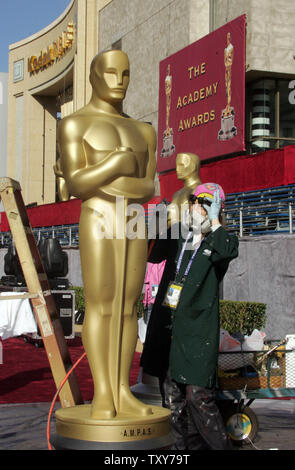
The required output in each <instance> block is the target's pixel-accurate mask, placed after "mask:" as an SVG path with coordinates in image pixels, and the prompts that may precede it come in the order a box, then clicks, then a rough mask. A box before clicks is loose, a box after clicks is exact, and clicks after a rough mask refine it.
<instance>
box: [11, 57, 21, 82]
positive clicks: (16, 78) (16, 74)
mask: <svg viewBox="0 0 295 470" xmlns="http://www.w3.org/2000/svg"><path fill="white" fill-rule="evenodd" d="M23 79H24V59H21V60H18V61H17V62H14V63H13V83H16V82H20V81H21V80H23Z"/></svg>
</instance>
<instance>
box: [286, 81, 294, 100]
mask: <svg viewBox="0 0 295 470" xmlns="http://www.w3.org/2000/svg"><path fill="white" fill-rule="evenodd" d="M288 87H289V88H292V91H290V93H289V95H288V100H289V103H290V104H295V80H291V82H289V85H288Z"/></svg>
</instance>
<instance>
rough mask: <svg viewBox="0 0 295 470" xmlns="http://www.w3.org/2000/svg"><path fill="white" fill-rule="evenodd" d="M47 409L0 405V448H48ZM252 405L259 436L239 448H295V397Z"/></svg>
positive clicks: (47, 404)
mask: <svg viewBox="0 0 295 470" xmlns="http://www.w3.org/2000/svg"><path fill="white" fill-rule="evenodd" d="M49 408H50V404H49V403H36V404H31V405H28V404H25V405H0V416H1V419H0V450H47V449H48V447H47V441H46V427H47V418H48V412H49ZM57 408H59V404H57V405H56V409H57ZM251 408H252V410H253V411H254V412H255V413H256V415H257V417H258V423H259V431H258V435H257V438H256V439H255V442H253V444H251V443H249V444H248V445H245V446H243V447H241V448H239V450H240V451H245V450H257V451H259V450H264V451H265V450H269V449H278V450H295V400H266V399H265V400H255V401H254V403H252V405H251ZM54 431H55V425H54V416H53V418H52V421H51V433H54Z"/></svg>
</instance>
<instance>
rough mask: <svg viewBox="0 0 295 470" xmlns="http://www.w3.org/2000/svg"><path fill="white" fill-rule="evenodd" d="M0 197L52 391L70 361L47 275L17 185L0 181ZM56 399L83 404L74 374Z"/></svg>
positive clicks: (73, 404)
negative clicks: (37, 328)
mask: <svg viewBox="0 0 295 470" xmlns="http://www.w3.org/2000/svg"><path fill="white" fill-rule="evenodd" d="M0 198H1V200H2V202H3V206H4V210H5V212H6V215H7V219H8V223H9V226H10V230H11V234H12V237H13V240H14V243H15V248H16V251H17V254H18V257H19V260H20V264H21V267H22V271H23V275H24V278H25V281H26V285H27V288H28V294H26V295H23V296H22V297H23V298H28V297H29V298H30V299H31V303H32V306H33V311H34V315H35V318H36V322H37V324H38V327H39V330H40V334H41V336H42V340H43V343H44V347H45V350H46V353H47V357H48V360H49V364H50V368H51V371H52V375H53V378H54V382H55V385H56V388H58V387H59V386H60V384H61V382H62V380H63V379H64V378H65V376H66V374H67V372H68V371H69V370H70V369H71V367H72V362H71V358H70V354H69V351H68V346H67V343H66V340H65V338H64V333H63V330H62V326H61V322H60V319H59V315H58V313H57V310H56V306H55V302H54V298H53V295H52V294H51V290H50V285H49V282H48V279H47V275H46V272H45V270H44V267H43V264H42V260H41V257H40V253H39V250H38V247H37V244H36V241H35V237H34V234H33V231H32V227H31V224H30V221H29V218H28V215H27V211H26V208H25V205H24V201H23V198H22V194H21V187H20V184H19V183H18V182H17V181H15V180H13V179H11V178H0ZM20 297H21V295H20ZM7 298H8V297H7V296H6V299H7ZM14 298H16V297H14ZM59 399H60V403H61V406H62V407H63V408H66V407H70V406H75V405H78V404H82V403H83V399H82V395H81V392H80V389H79V385H78V382H77V377H76V375H75V372H74V371H73V372H72V373H71V375H70V376H69V378H68V380H67V382H66V383H65V384H64V386H63V388H62V389H61V391H60V393H59Z"/></svg>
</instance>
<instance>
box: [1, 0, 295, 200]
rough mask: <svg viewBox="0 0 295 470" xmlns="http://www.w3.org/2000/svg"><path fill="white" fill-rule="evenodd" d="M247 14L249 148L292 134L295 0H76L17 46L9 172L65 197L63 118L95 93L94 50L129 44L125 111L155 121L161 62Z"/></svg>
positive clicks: (12, 64) (29, 192)
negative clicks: (61, 187)
mask: <svg viewBox="0 0 295 470" xmlns="http://www.w3.org/2000/svg"><path fill="white" fill-rule="evenodd" d="M242 14H246V17H247V30H246V143H247V150H248V153H253V152H258V151H261V150H265V149H271V148H279V147H282V146H285V145H290V144H294V143H295V124H294V123H295V119H294V117H295V81H294V80H295V39H294V27H295V3H294V2H293V1H292V0H261V1H260V2H256V1H253V0H149V1H148V2H146V1H145V0H72V1H71V2H70V3H69V6H68V7H67V9H66V10H65V12H64V13H63V14H62V15H61V16H60V17H59V18H57V20H56V21H55V22H53V23H52V24H51V25H49V26H48V27H47V28H45V29H44V30H42V31H40V32H38V33H36V34H35V35H33V36H31V37H29V38H26V39H24V40H23V41H20V42H18V43H16V44H12V45H11V46H10V53H9V85H8V107H9V114H8V133H7V136H8V138H7V142H8V145H7V171H6V174H7V176H9V177H12V178H14V179H16V180H18V181H20V183H21V186H22V190H23V196H24V200H25V203H26V204H30V203H34V202H37V203H38V204H43V203H49V202H54V201H55V200H57V199H56V198H57V196H56V177H55V174H54V171H53V166H54V164H55V163H56V159H57V158H58V154H57V147H56V128H57V125H58V120H59V119H60V118H62V117H64V116H66V115H68V114H70V113H71V112H73V111H76V110H78V109H79V108H81V107H82V106H84V105H85V104H86V103H87V102H88V100H89V98H90V93H91V88H90V84H89V79H88V77H89V67H90V63H91V60H92V58H93V57H94V56H95V54H97V53H98V52H100V51H103V50H105V49H110V48H116V49H122V50H124V51H125V52H126V53H127V54H128V56H129V59H130V64H131V81H130V86H129V89H128V93H127V96H126V99H125V101H124V112H125V113H127V114H129V115H130V116H132V117H134V118H136V119H139V120H144V121H147V122H150V123H151V124H152V125H153V126H154V127H155V129H157V127H158V91H159V85H158V82H159V62H160V61H161V60H163V59H164V58H166V57H168V56H169V55H171V54H173V53H175V52H177V51H178V50H180V49H182V48H184V47H186V46H187V45H189V44H191V43H193V42H195V41H197V40H198V39H200V38H202V37H204V36H205V35H207V34H208V33H209V32H211V31H213V30H215V29H217V28H219V27H220V26H222V25H224V24H226V23H227V22H229V21H231V20H233V19H235V18H236V17H238V16H240V15H242ZM191 151H193V152H195V153H197V149H192V150H191ZM157 191H159V188H158V189H157Z"/></svg>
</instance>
